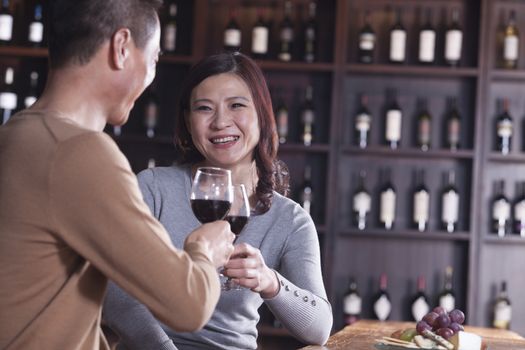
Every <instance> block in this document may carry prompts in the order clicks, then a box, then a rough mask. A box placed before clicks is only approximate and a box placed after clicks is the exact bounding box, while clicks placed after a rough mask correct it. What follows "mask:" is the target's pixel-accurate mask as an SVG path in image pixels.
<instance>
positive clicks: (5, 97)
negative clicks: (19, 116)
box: [0, 92, 17, 110]
mask: <svg viewBox="0 0 525 350" xmlns="http://www.w3.org/2000/svg"><path fill="white" fill-rule="evenodd" d="M16 104H17V97H16V94H15V93H14V92H2V93H0V108H3V109H10V110H14V109H16Z"/></svg>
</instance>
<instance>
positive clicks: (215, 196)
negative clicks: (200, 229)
mask: <svg viewBox="0 0 525 350" xmlns="http://www.w3.org/2000/svg"><path fill="white" fill-rule="evenodd" d="M190 201H191V209H192V210H193V213H194V214H195V216H196V217H197V219H198V220H199V221H200V222H201V223H203V224H204V223H207V222H212V221H216V220H222V219H224V217H225V216H226V214H228V211H229V210H230V207H231V205H232V201H233V188H232V177H231V171H230V170H227V169H221V168H213V167H199V168H197V172H196V173H195V178H194V179H193V184H192V186H191V195H190Z"/></svg>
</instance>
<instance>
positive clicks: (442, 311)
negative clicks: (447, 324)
mask: <svg viewBox="0 0 525 350" xmlns="http://www.w3.org/2000/svg"><path fill="white" fill-rule="evenodd" d="M432 311H433V312H435V313H436V314H438V315H446V314H447V310H445V308H443V307H441V306H436V307H435V308H434V310H432Z"/></svg>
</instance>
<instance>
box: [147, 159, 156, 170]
mask: <svg viewBox="0 0 525 350" xmlns="http://www.w3.org/2000/svg"><path fill="white" fill-rule="evenodd" d="M155 165H156V162H155V159H154V158H150V159H149V160H148V169H151V168H154V167H155Z"/></svg>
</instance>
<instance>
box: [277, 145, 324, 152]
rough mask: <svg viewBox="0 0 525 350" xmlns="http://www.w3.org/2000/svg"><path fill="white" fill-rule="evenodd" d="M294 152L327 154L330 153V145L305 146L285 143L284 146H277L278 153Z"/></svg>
mask: <svg viewBox="0 0 525 350" xmlns="http://www.w3.org/2000/svg"><path fill="white" fill-rule="evenodd" d="M294 152H301V153H302V152H306V153H328V152H330V145H327V144H315V143H314V144H313V145H311V146H305V145H303V144H302V143H285V144H281V145H279V153H294Z"/></svg>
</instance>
